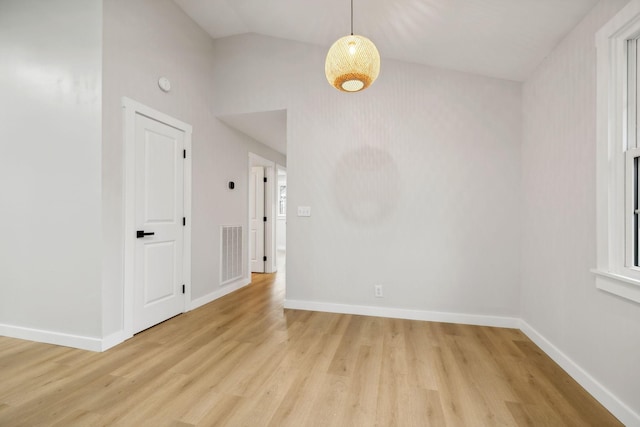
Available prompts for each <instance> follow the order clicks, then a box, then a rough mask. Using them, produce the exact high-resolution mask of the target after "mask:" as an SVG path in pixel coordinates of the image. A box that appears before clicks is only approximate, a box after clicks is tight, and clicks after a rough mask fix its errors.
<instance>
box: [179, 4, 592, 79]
mask: <svg viewBox="0 0 640 427" xmlns="http://www.w3.org/2000/svg"><path fill="white" fill-rule="evenodd" d="M175 2H176V3H177V4H178V5H179V6H180V7H181V8H182V9H183V10H184V11H185V12H186V13H187V14H188V15H189V16H191V18H193V20H194V21H196V22H197V23H198V24H199V25H200V26H201V27H202V28H204V29H205V30H206V31H207V32H208V33H209V34H210V35H211V37H213V38H221V37H226V36H231V35H235V34H242V33H247V32H253V33H259V34H264V35H268V36H273V37H280V38H284V39H290V40H296V41H302V42H307V43H312V44H316V45H319V46H326V47H327V49H328V48H329V46H331V44H332V43H333V42H334V41H335V40H337V39H338V38H339V37H341V36H343V35H346V34H348V33H349V32H350V23H349V21H350V18H349V14H350V2H349V0H315V1H311V0H175ZM596 3H597V0H354V33H356V34H361V35H364V36H366V37H368V38H370V39H371V40H373V42H374V43H375V44H376V45H377V47H378V50H379V51H380V55H381V57H382V58H383V59H384V58H393V59H399V60H404V61H409V62H416V63H420V64H427V65H434V66H438V67H443V68H448V69H454V70H459V71H466V72H471V73H476V74H482V75H485V76H491V77H498V78H504V79H509V80H516V81H523V80H525V79H526V78H527V77H528V76H529V75H530V73H531V72H532V71H533V69H534V68H535V67H536V66H537V65H538V64H539V63H540V62H541V61H542V59H543V58H544V57H545V56H546V55H547V54H548V53H549V52H550V51H551V50H552V49H553V47H554V46H555V45H556V44H557V43H558V42H559V41H560V40H561V39H562V38H563V37H564V36H565V35H566V34H567V33H568V32H569V31H570V30H571V29H572V28H573V27H574V26H575V25H576V24H577V23H578V22H579V21H580V20H581V18H582V17H584V16H585V15H586V14H587V12H588V11H589V10H590V9H591V8H592V7H593V6H594V5H595V4H596ZM383 67H384V63H383ZM383 70H384V68H383Z"/></svg>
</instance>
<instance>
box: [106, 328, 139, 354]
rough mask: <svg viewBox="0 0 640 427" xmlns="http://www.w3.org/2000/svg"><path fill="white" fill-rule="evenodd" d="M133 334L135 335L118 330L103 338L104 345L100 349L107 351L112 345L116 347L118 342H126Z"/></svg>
mask: <svg viewBox="0 0 640 427" xmlns="http://www.w3.org/2000/svg"><path fill="white" fill-rule="evenodd" d="M132 336H133V335H127V334H125V333H124V331H118V332H114V333H113V334H111V335H107V336H106V337H104V338H103V339H102V347H101V348H100V351H107V350H109V349H110V348H111V347H115V346H117V345H118V344H120V343H123V342H125V341H126V340H128V339H129V338H131V337H132Z"/></svg>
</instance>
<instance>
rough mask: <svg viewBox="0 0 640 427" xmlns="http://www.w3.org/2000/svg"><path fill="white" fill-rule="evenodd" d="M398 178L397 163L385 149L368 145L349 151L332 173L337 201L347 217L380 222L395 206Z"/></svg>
mask: <svg viewBox="0 0 640 427" xmlns="http://www.w3.org/2000/svg"><path fill="white" fill-rule="evenodd" d="M399 181H400V178H399V174H398V166H397V164H396V162H395V160H394V159H393V157H392V156H391V155H390V154H389V153H388V152H387V151H385V150H382V149H379V148H375V147H371V146H364V147H360V148H358V149H355V150H352V151H349V152H347V154H345V155H344V156H343V157H342V159H341V160H340V161H339V162H338V166H337V167H336V170H335V173H334V177H333V188H334V193H335V198H336V202H337V205H338V207H339V208H340V211H341V212H342V214H343V215H344V216H345V218H347V219H348V220H349V221H352V222H357V223H359V224H367V225H371V224H378V223H382V222H384V221H385V220H387V219H388V218H390V217H391V216H392V214H393V213H394V211H395V210H396V209H397V205H398V204H397V202H398V196H399V191H400V185H399Z"/></svg>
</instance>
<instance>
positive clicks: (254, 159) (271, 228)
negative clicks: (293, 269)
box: [246, 152, 277, 278]
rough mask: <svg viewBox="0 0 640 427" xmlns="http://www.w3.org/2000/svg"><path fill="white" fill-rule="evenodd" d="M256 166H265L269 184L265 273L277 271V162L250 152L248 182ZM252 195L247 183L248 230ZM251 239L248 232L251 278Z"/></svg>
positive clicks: (266, 211) (265, 174) (265, 211)
mask: <svg viewBox="0 0 640 427" xmlns="http://www.w3.org/2000/svg"><path fill="white" fill-rule="evenodd" d="M254 166H262V167H264V176H265V177H266V178H267V185H266V186H265V188H264V214H265V215H266V217H267V222H266V224H265V226H264V255H265V256H266V257H267V262H266V263H265V266H264V272H265V273H275V272H276V268H277V267H276V264H275V263H276V260H275V254H276V251H275V223H276V222H275V220H274V219H275V215H276V209H275V202H274V191H275V185H276V184H274V180H275V181H277V180H276V179H275V177H276V175H275V170H276V162H274V161H271V160H268V159H265V158H264V157H261V156H259V155H257V154H255V153H251V152H249V168H248V171H247V183H249V182H250V180H251V168H252V167H254ZM250 197H251V195H250V194H249V186H248V185H247V230H250V228H251V212H249V204H250V201H249V199H250ZM250 245H251V239H250V238H249V233H247V251H246V254H247V271H248V272H249V278H251V246H250Z"/></svg>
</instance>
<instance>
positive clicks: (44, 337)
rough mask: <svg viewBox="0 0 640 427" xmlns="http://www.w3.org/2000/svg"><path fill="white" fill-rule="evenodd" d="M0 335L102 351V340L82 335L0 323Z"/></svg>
mask: <svg viewBox="0 0 640 427" xmlns="http://www.w3.org/2000/svg"><path fill="white" fill-rule="evenodd" d="M0 335H3V336H5V337H11V338H19V339H22V340H29V341H37V342H42V343H46V344H55V345H62V346H65V347H74V348H79V349H82V350H90V351H102V345H103V340H102V339H100V338H93V337H85V336H82V335H73V334H65V333H62V332H53V331H46V330H43V329H33V328H25V327H22V326H14V325H6V324H0Z"/></svg>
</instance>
